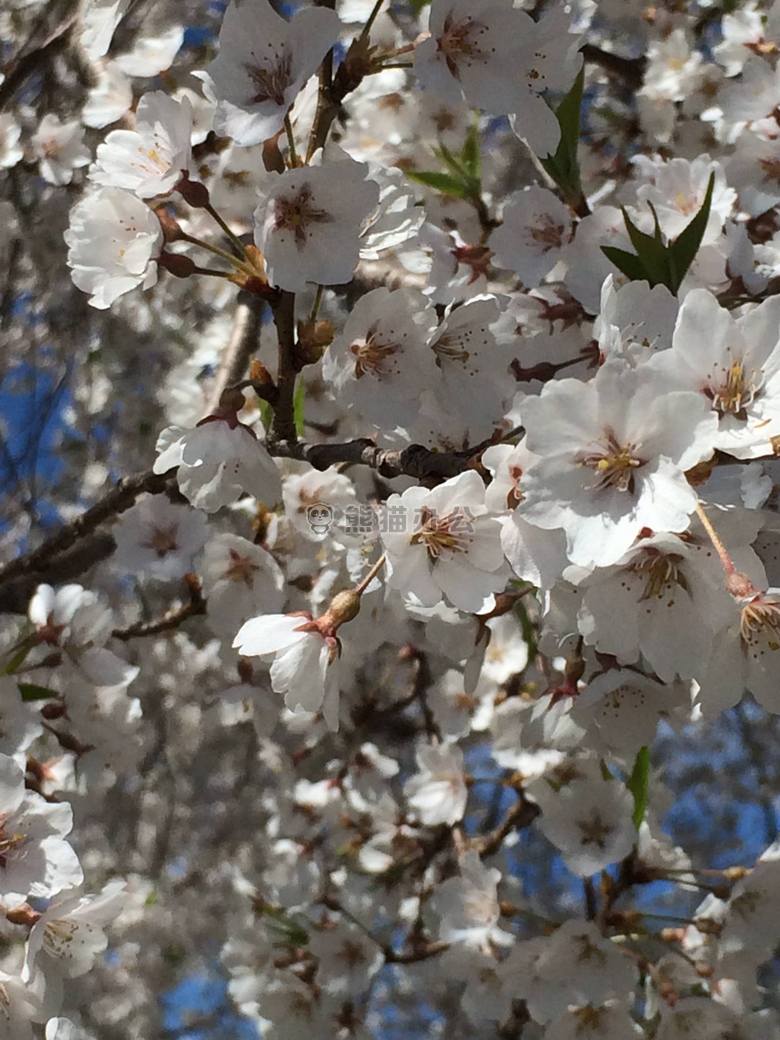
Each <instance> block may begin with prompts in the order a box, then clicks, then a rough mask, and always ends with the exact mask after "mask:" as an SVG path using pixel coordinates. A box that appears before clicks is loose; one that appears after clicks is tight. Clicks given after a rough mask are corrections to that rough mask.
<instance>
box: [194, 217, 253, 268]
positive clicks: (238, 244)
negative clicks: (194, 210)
mask: <svg viewBox="0 0 780 1040" xmlns="http://www.w3.org/2000/svg"><path fill="white" fill-rule="evenodd" d="M203 208H204V209H205V210H206V212H207V213H208V215H209V216H210V217H211V218H212V219H213V220H215V221H216V222H217V224H219V226H220V227H221V228H222V230H223V231H224V233H225V234H226V235H227V237H228V238H229V239H230V241H231V242H232V244H233V246H234V247H235V249H236V251H237V253H238V257H239V259H241V260H243V259H244V257H245V255H246V254H245V253H244V243H243V242H242V241H241V239H240V238H239V237H238V235H236V234H235V232H234V231H232V230H231V228H229V227H228V225H227V223H226V221H225V220H224V219H223V218H222V217H221V216H220V215H219V213H217V211H216V210H215V209H214V207H213V206H212V205H211V203H209V204H208V205H207V206H204V207H203Z"/></svg>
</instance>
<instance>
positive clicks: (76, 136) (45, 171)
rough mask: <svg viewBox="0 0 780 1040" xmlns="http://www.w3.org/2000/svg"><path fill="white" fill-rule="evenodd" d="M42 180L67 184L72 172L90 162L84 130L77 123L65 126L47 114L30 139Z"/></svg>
mask: <svg viewBox="0 0 780 1040" xmlns="http://www.w3.org/2000/svg"><path fill="white" fill-rule="evenodd" d="M32 146H33V150H34V152H35V154H36V156H37V157H38V162H39V169H40V171H41V176H42V177H43V179H44V180H45V181H48V182H49V184H70V182H71V181H72V180H73V171H74V170H77V169H80V168H81V167H82V166H86V165H87V164H88V163H89V160H90V154H89V149H88V148H87V146H86V144H85V143H84V127H83V126H82V125H81V121H80V120H78V119H72V120H69V121H68V122H66V123H63V122H61V121H60V119H59V117H58V116H57V115H55V113H53V112H49V113H47V114H46V115H45V116H44V117H43V119H42V120H41V122H40V125H39V127H38V129H37V131H36V132H35V134H34V135H33V138H32Z"/></svg>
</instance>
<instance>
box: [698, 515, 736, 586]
mask: <svg viewBox="0 0 780 1040" xmlns="http://www.w3.org/2000/svg"><path fill="white" fill-rule="evenodd" d="M696 515H697V516H698V518H699V521H700V523H701V525H702V527H703V528H704V530H705V531H706V532H707V536H708V538H709V540H710V541H711V542H712V544H713V547H714V548H715V552H716V553H717V554H718V556H719V558H720V562H721V563H722V564H723V570H724V571H725V572H726V574H727V576H729V577H730V576H731V575H732V574H736V572H737V568H736V567H735V565H734V561H733V560H732V558H731V556H730V555H729V551H728V549H727V548H726V546H725V545H724V544H723V542H722V541H721V539H720V535H719V534H718V532H717V531H716V530H715V528H714V527H713V526H712V521H711V520H710V518H709V517H708V516H707V513H706V511H705V509H704V506H703V505H702V503H701V500H699V501H698V502H697V503H696Z"/></svg>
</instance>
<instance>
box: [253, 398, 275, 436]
mask: <svg viewBox="0 0 780 1040" xmlns="http://www.w3.org/2000/svg"><path fill="white" fill-rule="evenodd" d="M257 407H258V409H259V411H260V422H261V423H262V424H263V429H264V430H265V431H266V432H268V430H270V429H271V423H272V422H273V418H274V410H273V408H272V407H271V405H270V404H269V403H268V401H264V400H262V398H258V400H257Z"/></svg>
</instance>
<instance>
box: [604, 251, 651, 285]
mask: <svg viewBox="0 0 780 1040" xmlns="http://www.w3.org/2000/svg"><path fill="white" fill-rule="evenodd" d="M601 252H602V253H603V254H604V256H605V257H606V258H607V260H609V262H610V263H612V264H614V265H615V267H617V269H618V270H619V271H622V272H623V274H624V275H625V276H626V278H630V279H631V281H632V282H647V281H649V280H650V279H649V276H648V273H647V271H646V270H645V268H644V265H643V263H642V261H641V260H640V259H639V257H638V256H636V255H635V254H634V253H629V252H627V251H626V250H625V249H618V248H617V246H602V247H601Z"/></svg>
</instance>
